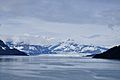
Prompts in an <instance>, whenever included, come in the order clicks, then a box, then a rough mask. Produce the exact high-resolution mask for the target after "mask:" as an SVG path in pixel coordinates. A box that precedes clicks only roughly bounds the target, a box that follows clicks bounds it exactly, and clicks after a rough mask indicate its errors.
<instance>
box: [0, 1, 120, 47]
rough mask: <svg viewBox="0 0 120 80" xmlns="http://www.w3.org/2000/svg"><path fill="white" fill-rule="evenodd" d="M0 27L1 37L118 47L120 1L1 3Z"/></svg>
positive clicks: (119, 37) (119, 36)
mask: <svg viewBox="0 0 120 80" xmlns="http://www.w3.org/2000/svg"><path fill="white" fill-rule="evenodd" d="M0 24H1V25H0V35H1V36H2V37H3V36H6V35H14V36H47V37H49V38H50V39H51V40H53V39H56V40H58V39H67V38H72V39H74V40H76V41H78V42H80V43H82V44H95V45H117V44H120V0H0ZM36 38H37V37H36ZM32 41H34V40H32Z"/></svg>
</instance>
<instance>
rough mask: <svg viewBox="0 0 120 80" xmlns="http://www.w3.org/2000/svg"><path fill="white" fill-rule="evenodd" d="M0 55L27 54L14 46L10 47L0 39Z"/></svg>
mask: <svg viewBox="0 0 120 80" xmlns="http://www.w3.org/2000/svg"><path fill="white" fill-rule="evenodd" d="M0 55H17V56H18V55H22V56H27V54H26V53H25V52H21V51H19V50H17V49H15V48H13V49H10V48H9V47H8V46H7V45H6V44H5V43H4V42H3V41H2V40H0Z"/></svg>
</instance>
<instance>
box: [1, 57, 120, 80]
mask: <svg viewBox="0 0 120 80" xmlns="http://www.w3.org/2000/svg"><path fill="white" fill-rule="evenodd" d="M0 80H120V61H117V60H108V59H92V58H81V57H62V56H27V57H25V56H24V57H22V56H19V57H18V56H1V57H0Z"/></svg>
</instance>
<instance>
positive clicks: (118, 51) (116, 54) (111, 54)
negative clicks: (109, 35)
mask: <svg viewBox="0 0 120 80" xmlns="http://www.w3.org/2000/svg"><path fill="white" fill-rule="evenodd" d="M93 58H103V59H120V45H119V46H115V47H113V48H111V49H109V50H107V51H106V52H103V53H101V54H96V55H95V56H94V57H93Z"/></svg>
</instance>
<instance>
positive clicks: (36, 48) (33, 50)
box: [6, 39, 107, 55]
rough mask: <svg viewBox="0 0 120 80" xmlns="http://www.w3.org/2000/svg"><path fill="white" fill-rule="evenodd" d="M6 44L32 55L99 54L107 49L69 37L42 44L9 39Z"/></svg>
mask: <svg viewBox="0 0 120 80" xmlns="http://www.w3.org/2000/svg"><path fill="white" fill-rule="evenodd" d="M6 44H7V45H8V46H9V47H10V48H16V49H18V50H20V51H23V52H26V53H28V54H31V55H38V54H57V53H84V54H85V53H89V54H98V53H102V52H104V51H106V50H107V48H105V47H100V46H94V45H81V44H78V43H76V42H75V41H74V40H71V39H68V40H66V41H62V42H59V43H57V44H54V45H53V44H52V45H47V46H41V45H31V44H27V43H25V42H18V43H16V44H14V43H13V42H12V41H7V42H6Z"/></svg>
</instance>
